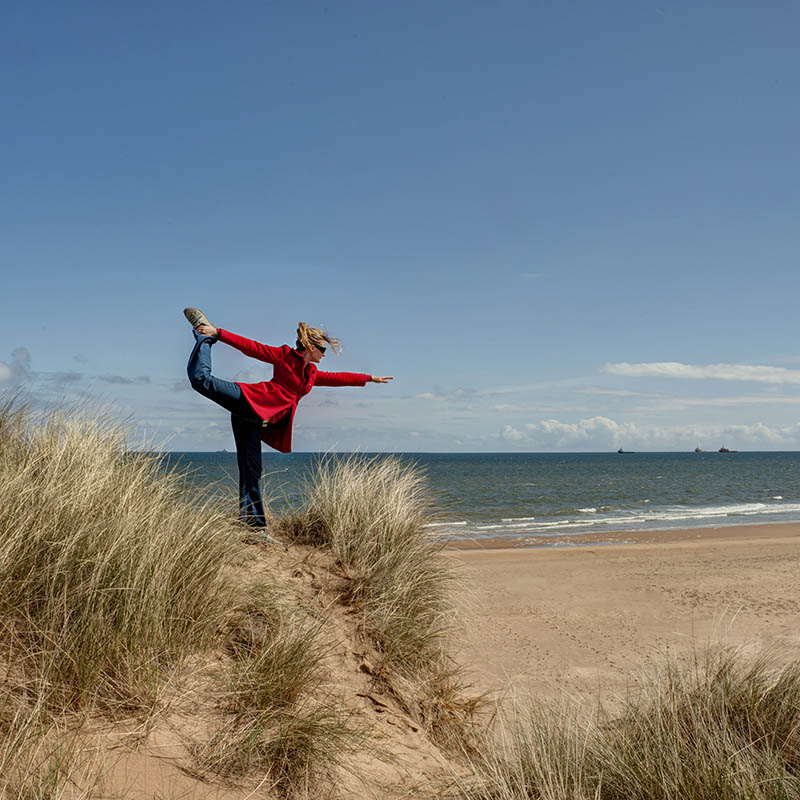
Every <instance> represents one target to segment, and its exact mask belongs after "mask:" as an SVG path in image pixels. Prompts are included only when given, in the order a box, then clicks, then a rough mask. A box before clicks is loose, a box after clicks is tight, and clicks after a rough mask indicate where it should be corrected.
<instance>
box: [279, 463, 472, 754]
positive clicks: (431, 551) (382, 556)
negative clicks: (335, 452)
mask: <svg viewBox="0 0 800 800" xmlns="http://www.w3.org/2000/svg"><path fill="white" fill-rule="evenodd" d="M304 495H305V506H304V508H303V510H302V512H301V513H299V514H297V515H295V516H294V517H291V518H287V519H285V520H284V521H283V525H282V530H283V532H284V534H287V533H288V534H289V535H290V536H293V537H294V538H295V539H296V540H300V541H302V542H304V543H307V544H313V545H316V546H323V547H326V548H328V549H329V550H330V552H331V553H332V555H333V557H334V559H335V561H336V564H337V566H338V569H339V571H340V574H341V576H342V577H343V578H344V580H345V587H344V588H343V590H342V601H343V602H344V603H346V604H348V605H349V606H351V607H352V608H353V609H355V610H356V611H357V612H358V613H359V617H360V620H361V630H362V633H363V635H364V637H365V638H366V639H367V640H368V641H369V642H371V643H372V644H373V645H374V646H375V647H376V648H377V650H378V653H379V658H380V663H379V665H378V666H377V668H376V670H375V675H376V676H377V677H378V678H379V679H381V680H383V682H384V683H385V684H386V685H387V686H388V687H389V688H390V689H391V690H392V691H393V692H394V694H395V695H396V697H397V699H398V700H399V701H400V702H401V703H402V704H403V705H404V706H405V708H406V710H407V711H408V712H409V713H411V714H412V715H413V716H415V717H416V718H417V719H418V720H419V721H420V722H422V724H423V725H424V726H425V727H426V729H427V730H428V732H429V733H430V734H431V735H433V737H434V738H435V739H436V740H437V741H438V742H439V743H440V744H442V745H446V746H456V745H458V746H461V745H463V742H464V739H465V735H466V733H467V731H468V730H469V728H470V726H471V723H472V718H473V716H474V713H475V711H476V709H477V707H478V705H479V703H478V701H477V700H476V699H475V698H465V697H464V692H463V688H464V687H463V685H462V683H461V681H460V676H459V670H458V669H457V668H456V667H455V665H454V664H453V662H452V661H451V659H450V658H449V656H448V655H447V649H448V644H449V638H450V636H451V634H452V632H453V628H454V609H453V607H452V604H451V597H452V590H453V583H454V576H453V573H452V571H451V569H450V567H449V565H448V563H447V562H446V561H445V559H444V557H443V555H442V545H441V544H440V543H439V542H437V541H436V540H435V539H434V538H433V537H432V536H431V535H430V533H429V532H428V531H427V530H426V527H425V526H426V524H427V523H429V522H430V521H431V520H432V518H433V502H432V497H431V495H430V491H429V489H428V487H427V484H426V481H425V477H424V475H423V474H422V472H421V471H420V470H419V469H418V468H416V467H415V466H414V465H412V464H407V463H403V462H402V461H400V460H399V459H397V458H394V457H385V456H378V457H373V458H367V457H364V456H359V455H353V456H346V457H341V458H337V457H327V458H324V459H322V460H320V462H319V463H318V464H317V466H316V468H315V469H314V470H313V471H312V473H311V474H310V476H309V477H308V478H307V480H306V485H305V491H304Z"/></svg>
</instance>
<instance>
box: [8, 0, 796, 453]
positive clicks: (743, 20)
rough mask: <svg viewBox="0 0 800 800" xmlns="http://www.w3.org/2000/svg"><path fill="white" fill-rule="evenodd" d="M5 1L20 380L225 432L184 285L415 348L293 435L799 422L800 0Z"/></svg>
mask: <svg viewBox="0 0 800 800" xmlns="http://www.w3.org/2000/svg"><path fill="white" fill-rule="evenodd" d="M0 13H1V14H2V19H1V20H0V22H1V24H0V83H1V84H2V93H3V97H4V106H5V110H6V114H5V115H4V116H5V121H4V124H3V126H2V130H0V138H1V139H2V155H0V158H1V159H2V175H3V180H2V182H0V204H2V207H0V211H1V212H2V213H0V269H1V270H2V303H1V304H0V305H1V307H2V311H3V320H4V326H5V329H6V335H5V336H4V343H3V344H2V345H0V390H5V391H9V392H19V393H21V394H22V395H23V396H24V397H26V398H28V399H30V400H32V401H33V402H35V403H40V404H49V403H54V402H66V403H71V402H74V401H76V400H82V401H84V402H85V401H89V402H90V403H99V404H101V405H103V406H104V407H105V408H108V409H110V410H111V411H112V413H113V414H115V415H117V416H119V417H120V418H129V419H130V420H131V426H132V428H131V436H132V441H134V442H140V441H144V440H147V441H150V442H155V443H157V444H159V446H163V447H165V448H167V449H177V450H183V449H188V450H216V449H221V448H224V447H227V448H228V449H232V437H231V435H230V432H229V425H228V419H227V417H226V414H225V412H223V411H222V410H221V409H219V408H217V407H215V406H214V405H213V404H211V403H210V402H209V401H207V400H205V399H204V398H202V397H200V396H199V395H196V394H195V393H193V392H192V391H191V389H190V388H189V387H188V383H187V382H186V379H185V361H186V358H187V355H188V350H189V348H190V345H191V342H192V339H191V334H190V330H189V327H188V325H187V324H186V322H185V321H184V319H183V317H182V315H181V309H182V308H183V307H184V306H186V305H195V306H198V307H200V308H202V309H203V310H204V311H206V313H207V314H208V316H209V317H210V318H211V320H212V322H214V323H215V324H217V325H219V326H220V327H224V328H228V329H230V330H232V331H235V332H237V333H240V334H242V335H244V336H248V337H250V338H254V339H258V340H260V341H265V342H268V343H272V344H282V343H284V342H289V343H292V342H293V340H294V330H295V327H296V325H297V322H298V320H304V321H306V322H308V323H309V324H311V325H320V326H324V327H327V328H328V329H329V330H330V332H331V333H333V334H334V335H336V336H338V337H339V338H341V339H342V340H343V342H344V344H345V350H344V353H343V355H342V356H341V357H339V358H335V357H332V356H331V357H328V358H326V360H325V362H324V364H323V366H324V367H325V368H327V369H335V370H347V371H358V372H368V373H374V374H393V375H395V376H396V380H395V382H394V383H393V384H391V385H387V386H380V385H377V384H370V385H368V386H367V387H365V388H363V389H360V388H349V389H322V388H320V389H317V390H315V391H314V392H312V394H311V395H309V396H308V397H306V398H305V399H304V400H303V401H302V403H301V405H300V409H299V411H298V416H297V420H296V432H295V448H296V449H298V450H327V449H339V450H350V449H361V450H414V451H425V450H432V451H451V450H452V451H499V450H578V451H584V450H608V449H610V448H616V447H618V446H620V445H621V446H624V447H626V448H629V449H653V450H670V449H685V448H691V447H694V446H695V445H697V444H699V445H701V446H703V447H707V448H709V449H712V448H716V447H719V446H720V445H722V444H725V445H727V446H728V447H738V448H741V449H800V421H799V420H800V343H798V339H797V329H798V324H797V312H796V306H797V296H798V289H800V279H798V274H799V273H798V250H799V248H798V244H799V238H800V234H799V233H798V231H799V230H800V227H799V226H798V212H799V211H800V159H798V158H797V142H798V140H800V138H799V134H800V130H799V129H800V124H799V123H800V107H798V104H797V101H796V100H797V97H798V95H800V69H799V67H800V59H799V58H798V55H797V46H796V35H797V31H798V29H800V6H798V5H797V4H795V3H791V2H778V1H777V0H775V1H773V2H765V3H759V4H756V3H751V2H748V3H744V2H741V3H737V2H734V3H730V2H725V3H722V2H678V3H672V2H658V1H657V2H653V3H642V2H613V1H612V2H607V3H596V2H558V3H556V2H510V1H508V2H506V1H504V0H500V1H499V2H491V3H490V2H469V0H459V2H450V0H439V1H437V0H434V1H433V2H431V0H425V2H421V1H420V2H415V1H414V0H409V1H408V2H402V3H400V2H380V1H378V2H376V0H369V2H367V1H366V0H365V1H364V2H333V0H331V1H330V2H319V3H317V2H292V3H288V2H272V3H237V2H232V3H226V4H222V3H217V4H212V3H188V2H171V3H158V4H156V3H148V2H142V3H136V4H131V3H117V2H108V3H99V2H96V3H85V2H74V3H63V4H52V3H41V2H35V0H34V1H33V2H25V3H22V2H10V3H5V4H4V6H3V10H2V12H0ZM214 357H215V367H214V368H215V372H216V373H217V374H218V375H220V377H225V378H229V379H235V380H240V381H241V380H244V381H258V380H263V379H266V378H268V377H269V374H270V370H269V367H268V365H262V364H259V363H258V362H255V361H252V360H248V359H246V358H245V357H244V356H242V355H241V354H239V353H237V352H235V351H233V350H232V349H230V348H227V347H225V346H224V345H218V346H216V347H215V348H214ZM720 365H722V366H720Z"/></svg>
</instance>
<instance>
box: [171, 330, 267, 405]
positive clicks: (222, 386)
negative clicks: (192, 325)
mask: <svg viewBox="0 0 800 800" xmlns="http://www.w3.org/2000/svg"><path fill="white" fill-rule="evenodd" d="M193 333H194V338H195V339H196V340H197V341H196V342H195V345H194V349H193V350H192V354H191V355H190V356H189V363H188V364H187V366H186V372H187V374H188V375H189V383H191V384H192V388H193V389H194V390H195V391H196V392H199V393H200V394H202V395H203V397H207V398H208V399H209V400H213V401H214V402H215V403H217V404H219V405H221V406H222V407H223V408H224V409H226V410H227V411H230V412H231V413H232V414H239V415H240V416H242V417H248V418H252V419H253V420H254V421H256V420H258V416H257V415H256V413H255V412H254V411H253V409H252V408H250V404H249V403H248V402H247V400H245V399H244V397H243V396H242V390H241V389H240V388H239V386H238V385H237V384H235V383H233V382H231V381H223V380H220V379H219V378H215V377H214V376H213V375H212V374H211V345H212V344H214V342H215V341H216V339H212V338H211V337H210V336H200V335H199V334H198V333H197V331H193ZM259 421H260V420H259Z"/></svg>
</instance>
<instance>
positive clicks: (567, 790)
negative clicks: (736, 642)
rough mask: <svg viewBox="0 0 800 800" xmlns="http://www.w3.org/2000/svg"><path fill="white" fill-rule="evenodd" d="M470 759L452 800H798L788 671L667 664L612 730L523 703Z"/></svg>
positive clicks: (795, 670)
mask: <svg viewBox="0 0 800 800" xmlns="http://www.w3.org/2000/svg"><path fill="white" fill-rule="evenodd" d="M482 753H483V754H482V757H481V758H480V759H477V760H476V762H475V765H474V766H475V780H474V781H473V782H472V783H471V785H469V786H466V785H463V786H462V791H461V792H460V794H459V796H460V797H461V798H463V799H464V800H531V799H532V798H537V800H584V799H585V800H589V799H590V798H592V799H594V800H666V799H667V798H692V800H723V798H724V800H735V799H737V798H741V800H745V798H746V800H789V799H790V798H798V797H800V663H797V662H796V663H793V664H789V665H788V666H784V667H782V668H778V667H776V666H775V665H774V664H771V663H770V661H769V659H768V658H766V657H761V658H759V659H756V660H754V661H749V660H747V659H745V658H743V657H742V656H741V655H739V654H737V653H736V652H733V651H722V652H719V653H716V654H714V655H708V656H707V657H705V658H704V659H703V660H702V662H700V661H698V662H697V663H696V664H695V665H694V668H693V669H690V670H686V669H679V668H677V667H676V666H675V664H673V663H667V664H666V665H665V667H664V668H663V669H662V670H661V671H660V672H658V673H657V674H656V675H653V676H651V678H650V680H649V682H648V684H647V685H646V687H645V688H644V689H643V690H642V691H641V692H639V693H637V694H636V695H635V696H632V697H629V698H628V699H627V702H626V704H625V707H624V709H623V711H622V712H621V713H620V714H619V715H617V716H615V717H614V718H613V719H610V718H608V717H606V716H604V715H603V714H601V713H599V712H598V713H597V714H595V715H587V713H586V711H585V710H582V711H581V710H578V709H570V708H567V707H560V708H555V707H552V706H551V707H547V706H540V705H538V704H536V703H535V702H533V701H529V702H528V703H526V704H524V705H518V706H517V708H516V710H515V712H514V713H513V715H512V717H511V718H510V719H509V718H506V719H505V720H504V722H503V724H501V725H500V728H499V731H498V735H497V736H496V737H491V736H489V735H487V737H486V739H485V741H484V743H483V748H482Z"/></svg>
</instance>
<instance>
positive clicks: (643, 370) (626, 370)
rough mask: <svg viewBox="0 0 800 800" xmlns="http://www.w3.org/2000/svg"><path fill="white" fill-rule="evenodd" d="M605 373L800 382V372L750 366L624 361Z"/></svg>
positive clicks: (629, 375) (605, 367)
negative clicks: (630, 362) (631, 362)
mask: <svg viewBox="0 0 800 800" xmlns="http://www.w3.org/2000/svg"><path fill="white" fill-rule="evenodd" d="M602 370H603V372H608V373H610V374H612V375H624V376H626V377H631V378H645V377H651V378H654V377H655V378H691V379H695V380H697V379H704V378H713V379H715V380H722V381H756V382H758V383H773V384H774V383H800V369H786V368H785V367H770V366H764V365H751V364H681V363H680V362H679V361H655V362H651V363H643V364H629V363H628V362H627V361H622V362H619V363H616V364H604V365H603V368H602Z"/></svg>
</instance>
